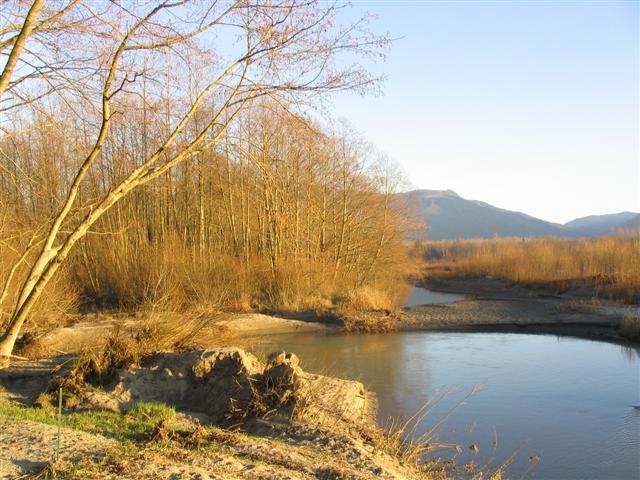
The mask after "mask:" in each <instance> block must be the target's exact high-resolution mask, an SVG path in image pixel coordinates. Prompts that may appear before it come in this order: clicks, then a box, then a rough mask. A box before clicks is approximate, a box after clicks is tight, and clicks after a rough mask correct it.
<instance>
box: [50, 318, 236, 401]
mask: <svg viewBox="0 0 640 480" xmlns="http://www.w3.org/2000/svg"><path fill="white" fill-rule="evenodd" d="M233 339H234V337H233V335H232V334H231V333H229V332H228V330H227V329H226V327H223V326H220V325H218V324H217V323H215V322H212V321H211V320H210V319H206V318H205V319H203V318H200V317H197V316H196V317H189V316H185V317H179V318H178V317H173V318H164V319H162V317H160V319H158V318H156V316H155V315H153V316H151V317H148V318H147V319H146V321H144V322H142V323H141V324H140V325H139V326H136V327H134V328H129V329H118V330H116V331H115V332H114V333H113V334H111V335H110V336H108V337H106V338H105V339H104V340H102V341H97V342H96V343H95V344H94V345H92V346H91V347H85V348H84V349H82V350H81V352H80V354H79V355H78V357H77V358H76V359H75V361H74V365H73V367H72V368H71V369H70V370H69V372H68V373H66V374H65V375H57V376H54V377H53V380H52V381H51V383H50V388H49V390H50V391H54V390H57V389H58V388H59V387H64V388H65V389H66V390H69V391H72V392H75V393H81V392H82V391H83V390H84V388H85V387H86V386H87V385H105V384H106V383H108V382H110V381H111V380H113V379H114V378H115V375H116V373H117V372H118V370H121V369H123V368H127V367H130V366H133V365H139V364H140V362H141V361H142V360H143V359H144V358H146V357H148V356H150V355H153V354H155V353H158V352H165V351H174V352H175V351H188V350H194V349H200V348H206V347H209V348H210V347H212V346H217V345H228V344H229V343H231V342H232V341H233Z"/></svg>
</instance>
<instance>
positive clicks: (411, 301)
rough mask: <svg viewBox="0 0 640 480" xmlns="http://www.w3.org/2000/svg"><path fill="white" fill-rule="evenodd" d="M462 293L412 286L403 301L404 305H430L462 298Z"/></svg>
mask: <svg viewBox="0 0 640 480" xmlns="http://www.w3.org/2000/svg"><path fill="white" fill-rule="evenodd" d="M463 299H464V295H457V294H455V293H441V292H432V291H431V290H427V289H426V288H420V287H413V288H412V289H411V291H410V292H409V296H408V297H407V300H406V301H405V304H404V305H405V307H416V306H418V305H431V304H433V303H451V302H457V301H458V300H463Z"/></svg>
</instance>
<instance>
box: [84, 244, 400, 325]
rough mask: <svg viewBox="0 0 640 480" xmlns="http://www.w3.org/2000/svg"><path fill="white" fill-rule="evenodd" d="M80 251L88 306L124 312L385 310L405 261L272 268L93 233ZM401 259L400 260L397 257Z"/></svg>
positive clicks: (264, 262)
mask: <svg viewBox="0 0 640 480" xmlns="http://www.w3.org/2000/svg"><path fill="white" fill-rule="evenodd" d="M99 240H100V241H96V242H94V243H91V244H90V245H88V246H87V249H86V253H87V257H86V258H85V257H83V256H82V255H78V256H77V257H76V258H75V259H74V266H73V272H74V277H73V279H72V280H73V282H74V284H76V285H77V286H78V288H79V289H80V291H81V292H82V298H83V300H84V304H85V306H87V307H89V308H91V309H105V308H106V309H116V310H126V311H134V310H135V311H138V310H147V311H149V310H150V311H174V312H178V311H180V312H184V311H191V312H206V313H212V312H221V311H236V312H238V311H255V310H268V311H310V310H312V311H316V312H319V313H323V312H325V311H327V310H330V309H332V308H334V307H335V306H337V305H341V306H344V307H345V308H349V309H351V310H359V311H360V310H378V309H393V308H396V307H397V306H398V305H400V304H401V302H402V299H403V293H404V292H402V291H401V286H402V284H403V282H402V278H403V277H404V276H405V274H406V269H407V268H410V266H411V265H412V264H410V263H408V262H407V261H406V256H402V255H401V256H400V257H399V260H398V261H397V262H395V261H394V264H393V265H390V266H385V267H384V268H383V267H382V266H381V267H380V268H378V269H375V270H374V271H372V272H371V275H370V276H368V278H367V280H366V281H365V282H364V283H363V282H362V280H361V278H359V273H358V272H355V271H346V270H345V271H342V272H339V274H337V275H334V274H333V271H332V270H331V268H328V266H327V265H325V264H323V263H322V262H321V261H316V260H312V259H304V258H303V259H297V260H295V261H287V262H285V261H283V262H281V263H280V264H279V265H278V266H277V268H276V269H275V270H274V269H273V268H272V266H271V264H270V262H269V261H268V259H265V258H262V257H259V256H255V257H253V258H250V259H246V258H238V257H236V256H231V255H224V254H220V253H216V252H207V254H206V255H203V256H200V255H198V254H194V251H193V249H192V248H190V247H189V246H188V245H185V244H184V243H183V242H181V241H179V240H177V239H174V240H171V239H167V240H166V241H165V242H164V243H162V244H151V243H143V244H142V245H136V246H135V247H134V246H132V245H122V244H121V243H122V242H124V241H125V240H124V239H118V238H116V239H113V240H112V241H111V242H112V243H110V242H108V241H106V240H104V239H99ZM403 258H404V259H405V261H404V263H403V262H402V261H401V260H402V259H403Z"/></svg>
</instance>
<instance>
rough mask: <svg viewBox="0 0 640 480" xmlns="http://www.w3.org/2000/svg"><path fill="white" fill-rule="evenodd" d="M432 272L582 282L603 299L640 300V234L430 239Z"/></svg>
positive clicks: (424, 250)
mask: <svg viewBox="0 0 640 480" xmlns="http://www.w3.org/2000/svg"><path fill="white" fill-rule="evenodd" d="M414 254H417V255H419V256H421V257H422V258H424V259H425V260H426V262H427V269H426V272H427V275H430V276H437V275H450V276H492V277H498V278H502V279H504V280H508V281H512V282H520V283H543V282H558V283H562V282H564V283H565V284H566V285H567V286H572V285H575V284H576V283H579V282H582V283H583V284H584V283H587V284H589V285H593V286H594V288H595V295H596V296H599V297H602V298H611V299H617V300H624V301H626V302H629V303H636V302H638V301H640V236H625V237H622V236H609V237H598V238H590V239H577V240H569V239H559V238H534V239H520V238H519V239H515V238H509V239H491V240H455V241H440V242H429V243H424V244H422V245H420V246H419V247H417V248H416V249H414Z"/></svg>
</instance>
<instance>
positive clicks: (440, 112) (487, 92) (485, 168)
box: [332, 0, 640, 223]
mask: <svg viewBox="0 0 640 480" xmlns="http://www.w3.org/2000/svg"><path fill="white" fill-rule="evenodd" d="M363 12H370V13H373V14H376V15H377V16H378V20H377V21H376V22H375V23H374V25H373V30H374V31H376V32H378V33H384V32H389V34H390V35H391V36H392V37H394V38H397V40H396V41H395V42H394V44H393V46H392V47H391V49H390V51H389V52H388V55H387V59H386V61H385V62H384V63H378V64H376V65H372V66H370V67H371V68H372V71H373V72H374V73H376V74H384V75H385V77H386V80H385V82H384V84H383V85H382V90H383V94H382V95H381V96H377V97H374V96H364V97H360V96H358V95H354V94H340V95H338V96H336V97H334V98H333V100H332V111H333V114H334V115H335V116H337V117H343V118H346V119H347V120H348V121H349V122H350V123H351V124H352V125H353V126H354V127H355V128H356V129H357V130H358V131H360V132H361V133H362V135H363V136H364V137H365V138H366V139H367V140H369V141H370V142H372V143H373V144H374V145H375V146H376V147H377V148H378V149H379V150H381V151H382V152H384V153H386V154H387V155H388V156H389V157H390V158H391V159H393V160H394V161H396V162H397V163H399V164H400V165H401V166H402V167H403V169H404V171H405V172H406V174H407V177H408V179H409V180H410V182H411V187H412V188H428V189H443V190H444V189H452V190H454V191H456V192H457V193H458V194H459V195H461V196H462V197H464V198H469V199H474V200H482V201H485V202H488V203H491V204H493V205H495V206H498V207H501V208H507V209H509V210H517V211H521V212H524V213H527V214H529V215H533V216H536V217H539V218H542V219H545V220H550V221H554V222H559V223H564V222H566V221H568V220H571V219H573V218H577V217H581V216H585V215H592V214H604V213H612V212H619V211H624V210H631V211H640V160H639V133H638V126H639V125H638V113H639V103H638V101H639V96H638V89H639V85H638V81H639V71H638V67H639V65H638V54H639V49H638V43H639V37H638V35H639V29H638V23H639V2H638V1H637V0H636V1H595V0H594V1H545V0H536V1H493V2H489V1H481V0H476V1H438V2H434V1H430V2H427V1H414V2H409V1H395V2H393V1H373V0H365V1H357V0H356V1H355V2H353V6H352V11H351V12H350V13H349V15H353V16H355V15H359V14H362V13H363Z"/></svg>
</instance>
